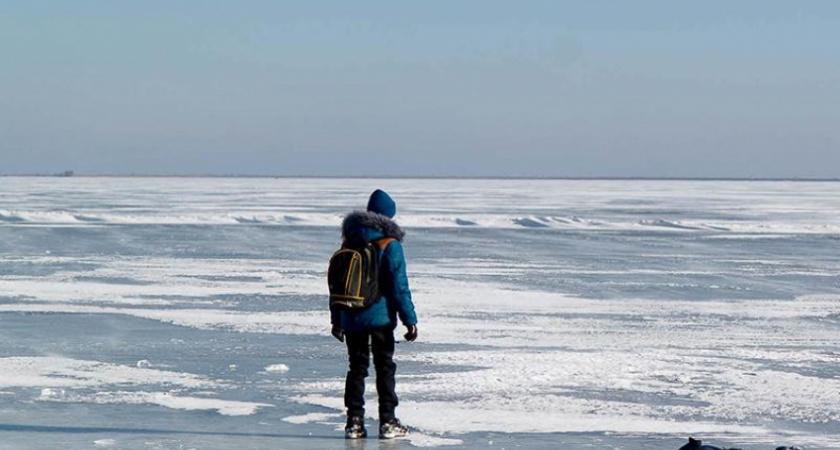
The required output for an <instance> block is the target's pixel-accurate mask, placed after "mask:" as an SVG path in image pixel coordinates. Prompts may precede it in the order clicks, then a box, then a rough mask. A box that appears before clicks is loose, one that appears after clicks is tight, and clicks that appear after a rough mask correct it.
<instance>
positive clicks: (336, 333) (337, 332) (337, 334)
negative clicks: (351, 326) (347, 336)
mask: <svg viewBox="0 0 840 450" xmlns="http://www.w3.org/2000/svg"><path fill="white" fill-rule="evenodd" d="M330 334H332V335H333V337H334V338H336V339H338V341H339V342H344V330H343V329H341V327H337V326H335V325H333V327H332V330H330Z"/></svg>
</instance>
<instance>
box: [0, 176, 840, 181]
mask: <svg viewBox="0 0 840 450" xmlns="http://www.w3.org/2000/svg"><path fill="white" fill-rule="evenodd" d="M0 178H219V179H334V180H340V179H351V180H477V181H478V180H511V181H516V180H523V181H755V182H762V181H800V182H840V178H804V177H796V178H773V177H768V178H758V177H751V178H750V177H608V176H593V177H539V176H449V175H443V176H433V175H213V174H207V175H183V174H167V175H153V174H128V175H120V174H74V175H72V176H63V175H58V174H0Z"/></svg>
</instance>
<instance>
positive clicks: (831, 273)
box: [0, 177, 840, 450]
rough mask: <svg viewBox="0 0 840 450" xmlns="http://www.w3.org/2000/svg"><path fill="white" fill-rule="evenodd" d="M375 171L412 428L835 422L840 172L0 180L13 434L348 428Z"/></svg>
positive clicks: (634, 445)
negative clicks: (342, 245) (413, 311)
mask: <svg viewBox="0 0 840 450" xmlns="http://www.w3.org/2000/svg"><path fill="white" fill-rule="evenodd" d="M377 187H381V188H384V189H386V190H388V191H389V192H391V193H392V195H393V196H394V197H395V198H396V200H397V202H398V204H399V211H400V213H399V216H398V221H399V222H400V223H401V224H402V225H403V226H404V227H405V228H406V230H407V231H408V237H407V241H406V245H405V248H406V252H407V256H408V260H409V275H410V280H411V283H412V289H413V292H414V298H415V303H416V305H417V309H418V315H419V317H420V321H421V322H420V326H419V328H420V340H419V341H418V342H416V343H410V344H409V343H399V344H398V346H397V362H398V365H399V369H398V377H399V378H398V393H399V394H400V399H401V403H400V407H399V409H398V414H399V415H400V417H401V418H402V419H403V421H404V422H406V423H408V424H409V425H411V426H413V427H414V428H415V431H416V432H415V433H413V435H412V438H411V439H410V440H408V441H405V442H403V443H400V444H397V445H403V446H449V445H459V446H462V447H468V448H479V447H481V448H484V447H486V446H487V445H488V442H489V441H493V442H494V446H500V447H501V446H505V445H506V446H509V447H515V446H517V445H519V446H522V447H527V448H556V446H557V445H558V442H565V443H567V444H568V445H569V446H571V447H572V448H574V447H575V446H578V447H598V448H607V449H610V448H624V449H642V448H654V447H655V448H663V449H665V450H667V449H668V448H671V447H673V448H674V449H676V448H677V447H679V446H680V445H681V443H683V442H684V440H685V436H686V435H688V434H693V435H697V436H700V437H703V438H704V440H707V441H712V442H718V443H720V444H721V445H723V444H728V445H731V446H740V447H744V448H749V449H760V448H774V447H772V445H773V444H776V443H778V444H779V445H782V444H785V445H789V444H798V445H803V446H805V447H806V448H809V449H829V448H840V439H837V438H836V437H837V436H838V434H840V408H839V407H838V405H840V369H838V367H840V364H838V363H840V341H838V331H840V256H838V255H840V216H838V215H837V214H836V211H838V210H840V183H830V182H822V183H816V182H815V183H809V182H792V181H791V182H782V181H778V182H728V181H704V182H700V181H618V180H614V181H571V180H567V181H563V180H555V181H552V180H541V181H536V180H358V179H353V180H335V179H329V180H316V179H305V180H296V179H177V178H172V179H168V178H163V179H157V178H155V179H145V178H130V179H126V178H122V179H121V178H71V179H54V178H12V177H7V178H0V192H2V193H3V195H2V196H0V339H3V342H4V343H5V345H4V346H3V351H2V354H0V389H2V390H3V393H4V395H2V396H0V432H5V433H10V436H9V438H10V439H11V441H9V440H8V439H7V440H6V441H7V442H13V443H14V444H15V447H14V448H38V444H39V442H40V441H39V439H40V438H39V436H42V435H47V436H61V438H62V440H63V441H64V442H67V444H66V445H65V447H64V448H90V446H91V443H95V445H96V446H98V447H108V446H112V447H119V448H148V446H147V444H148V443H150V442H151V443H153V445H155V446H159V447H160V448H181V447H183V448H191V447H195V448H207V447H210V448H225V447H233V446H245V447H248V448H278V447H283V448H334V446H335V441H330V440H329V439H332V438H340V437H341V433H340V431H336V428H338V429H339V430H340V429H341V427H342V426H343V416H342V415H341V413H342V390H343V376H344V372H345V370H346V368H345V364H346V362H345V356H344V354H343V348H342V346H341V344H339V343H337V342H335V341H334V340H332V338H331V337H330V336H329V323H328V319H327V315H326V311H325V305H326V301H325V299H324V293H325V291H326V282H325V277H324V272H325V270H326V261H327V260H328V258H329V255H330V254H331V252H332V251H333V250H334V249H335V247H336V246H337V245H338V225H339V223H340V220H341V216H342V214H343V213H345V212H347V211H348V210H349V209H351V208H359V207H362V206H364V202H365V200H366V196H367V194H368V193H369V192H370V190H372V189H374V188H377ZM400 334H401V333H398V337H399V335H400ZM291 369H294V370H291ZM369 391H370V392H369V393H370V395H369V401H370V405H369V408H368V410H369V411H368V412H369V415H370V414H372V415H371V417H370V423H371V426H373V424H375V411H376V408H375V404H376V401H375V400H376V399H375V389H373V385H372V383H371V384H370V389H369ZM4 424H5V425H4ZM374 434H375V432H374ZM279 443H282V444H279Z"/></svg>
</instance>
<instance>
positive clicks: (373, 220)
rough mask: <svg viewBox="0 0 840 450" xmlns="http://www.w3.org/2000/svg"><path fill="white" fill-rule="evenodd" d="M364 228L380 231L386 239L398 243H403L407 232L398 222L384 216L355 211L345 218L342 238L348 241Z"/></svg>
mask: <svg viewBox="0 0 840 450" xmlns="http://www.w3.org/2000/svg"><path fill="white" fill-rule="evenodd" d="M363 228H370V229H372V230H376V231H379V232H381V233H382V234H384V235H385V236H384V237H389V238H394V239H396V240H398V241H402V240H403V238H404V237H405V232H404V231H403V230H402V228H400V226H399V225H397V223H396V222H394V221H393V220H391V219H389V218H388V217H386V216H383V215H382V214H377V213H375V212H370V211H353V212H351V213H350V214H348V215H347V216H346V217H344V222H342V224H341V236H342V237H343V238H345V239H346V238H347V237H349V236H351V235H353V234H355V233H359V232H361V231H362V229H363Z"/></svg>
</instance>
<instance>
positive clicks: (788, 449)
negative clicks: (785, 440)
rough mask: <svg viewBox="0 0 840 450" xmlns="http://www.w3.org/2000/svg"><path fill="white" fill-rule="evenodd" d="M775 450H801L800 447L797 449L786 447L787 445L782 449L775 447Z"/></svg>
mask: <svg viewBox="0 0 840 450" xmlns="http://www.w3.org/2000/svg"><path fill="white" fill-rule="evenodd" d="M776 450H802V447H797V446H795V445H794V446H793V447H788V446H787V445H784V446H782V447H776Z"/></svg>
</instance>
